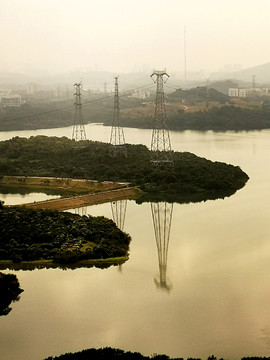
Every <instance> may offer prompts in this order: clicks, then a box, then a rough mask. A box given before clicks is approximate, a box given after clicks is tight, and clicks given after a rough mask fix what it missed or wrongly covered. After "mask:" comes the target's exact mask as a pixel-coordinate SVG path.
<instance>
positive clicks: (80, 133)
mask: <svg viewBox="0 0 270 360" xmlns="http://www.w3.org/2000/svg"><path fill="white" fill-rule="evenodd" d="M74 87H75V93H74V98H75V103H74V106H75V115H74V125H73V131H72V140H75V141H80V140H86V133H85V128H84V124H83V117H82V101H81V88H82V84H81V83H76V84H74Z"/></svg>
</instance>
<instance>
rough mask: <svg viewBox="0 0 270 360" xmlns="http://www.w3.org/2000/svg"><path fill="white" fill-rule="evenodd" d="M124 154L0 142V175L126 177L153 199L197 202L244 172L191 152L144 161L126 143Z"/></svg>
mask: <svg viewBox="0 0 270 360" xmlns="http://www.w3.org/2000/svg"><path fill="white" fill-rule="evenodd" d="M127 152H128V158H125V157H121V156H119V157H115V158H111V157H110V156H109V144H105V143H101V142H92V141H84V142H79V143H78V142H77V143H76V142H74V141H72V140H69V139H67V138H64V137H63V138H56V137H55V138H49V137H45V136H37V137H31V138H30V139H25V138H19V137H16V138H13V139H11V140H7V141H2V142H0V176H1V175H21V176H52V177H71V178H85V179H91V180H98V181H104V180H110V181H126V182H130V183H132V184H133V185H138V186H139V187H140V188H141V189H142V190H143V191H144V192H145V194H144V198H143V199H144V200H146V198H145V196H146V194H148V195H147V196H150V198H151V199H153V200H170V197H171V199H172V200H173V201H175V202H177V201H178V202H188V201H201V200H206V199H209V198H218V197H224V196H229V195H231V194H233V193H234V192H235V191H236V190H238V189H240V188H241V187H243V186H244V185H245V183H246V181H247V180H248V176H247V175H246V174H245V173H244V172H243V171H242V170H241V169H240V168H239V167H236V166H232V165H227V164H224V163H221V162H212V161H210V160H206V159H204V158H200V157H198V156H196V155H194V154H191V153H187V152H185V153H180V152H174V153H173V160H174V166H173V167H169V168H168V166H165V165H164V166H156V165H153V166H151V165H150V151H149V150H148V149H147V147H146V146H143V145H127Z"/></svg>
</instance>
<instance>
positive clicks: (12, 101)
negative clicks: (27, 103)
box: [0, 94, 22, 107]
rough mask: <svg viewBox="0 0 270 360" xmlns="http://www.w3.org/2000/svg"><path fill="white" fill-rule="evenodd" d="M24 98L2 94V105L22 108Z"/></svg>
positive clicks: (0, 95)
mask: <svg viewBox="0 0 270 360" xmlns="http://www.w3.org/2000/svg"><path fill="white" fill-rule="evenodd" d="M21 104H22V97H21V95H18V94H0V105H1V106H2V107H7V106H21Z"/></svg>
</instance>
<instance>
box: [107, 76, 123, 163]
mask: <svg viewBox="0 0 270 360" xmlns="http://www.w3.org/2000/svg"><path fill="white" fill-rule="evenodd" d="M119 154H122V155H124V156H125V157H127V148H126V145H125V137H124V130H123V128H122V127H121V126H120V103H119V91H118V76H116V77H115V78H114V110H113V122H112V130H111V137H110V155H111V156H117V155H119Z"/></svg>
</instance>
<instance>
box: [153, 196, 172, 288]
mask: <svg viewBox="0 0 270 360" xmlns="http://www.w3.org/2000/svg"><path fill="white" fill-rule="evenodd" d="M151 211H152V218H153V224H154V231H155V238H156V244H157V251H158V263H159V278H155V283H156V285H157V287H158V288H162V289H165V290H167V291H170V290H171V288H172V285H170V284H168V281H167V260H168V248H169V241H170V232H171V222H172V213H173V204H169V203H167V202H160V203H151Z"/></svg>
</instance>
